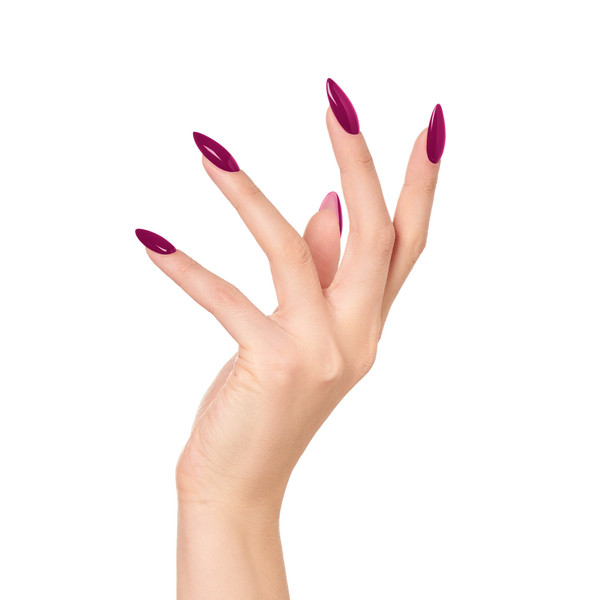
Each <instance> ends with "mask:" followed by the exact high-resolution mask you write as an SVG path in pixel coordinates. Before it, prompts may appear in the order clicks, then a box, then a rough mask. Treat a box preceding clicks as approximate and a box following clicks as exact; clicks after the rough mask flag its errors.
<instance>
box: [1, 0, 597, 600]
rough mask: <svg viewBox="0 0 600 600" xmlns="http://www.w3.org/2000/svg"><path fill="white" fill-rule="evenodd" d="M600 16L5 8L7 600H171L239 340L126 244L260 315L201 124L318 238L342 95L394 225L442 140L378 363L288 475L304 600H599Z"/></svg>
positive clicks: (328, 5) (450, 7)
mask: <svg viewBox="0 0 600 600" xmlns="http://www.w3.org/2000/svg"><path fill="white" fill-rule="evenodd" d="M593 8H594V3H593V2H581V1H579V2H578V1H573V2H569V3H567V4H565V3H558V2H522V1H521V2H504V3H502V4H499V5H497V6H494V5H492V4H491V3H484V2H464V1H463V2H418V1H417V0H413V1H412V2H401V3H392V2H377V1H370V2H361V3H359V2H350V1H345V2H304V3H301V4H293V5H292V4H288V3H283V2H255V1H252V2H249V1H246V2H241V1H240V2H236V1H234V2H232V1H229V2H217V1H215V2H212V3H209V2H169V3H167V2H163V3H158V2H134V1H126V0H125V1H124V0H119V1H118V2H117V1H105V2H97V3H92V2H65V1H56V2H10V3H6V4H4V7H3V8H2V14H1V15H0V46H1V48H0V50H1V56H2V67H1V68H2V72H1V81H2V94H1V103H2V110H1V113H0V119H1V130H0V144H1V153H2V154H1V157H0V158H1V160H0V164H1V171H2V175H1V179H0V185H1V188H2V189H1V190H0V191H1V200H2V209H1V210H2V212H1V218H0V227H1V230H2V246H3V252H2V258H3V260H2V281H3V284H4V286H3V288H4V291H3V292H2V296H1V302H2V310H1V313H0V319H1V323H0V326H1V330H0V332H1V334H0V335H1V340H2V363H1V367H2V376H1V382H0V385H1V390H0V392H1V409H0V410H1V413H0V452H1V460H2V463H1V478H2V481H1V487H2V492H1V496H0V503H1V508H0V553H1V556H0V571H1V576H0V596H1V597H2V598H6V599H7V600H8V599H10V600H17V599H22V598H27V599H37V598H60V599H61V600H66V599H69V600H71V599H81V598H86V599H103V600H104V599H106V598H157V599H158V598H169V597H174V595H175V542H176V538H175V533H176V532H175V524H176V494H175V484H174V473H175V464H176V460H177V458H178V456H179V452H180V450H181V448H182V447H183V444H184V442H185V440H186V436H187V434H188V432H189V429H190V426H191V423H192V420H193V417H194V414H195V411H196V408H197V405H198V403H199V401H200V399H201V397H202V395H203V394H204V392H205V390H206V388H207V387H208V386H209V384H210V383H211V382H212V380H213V378H214V376H215V375H216V373H217V372H218V370H219V369H220V367H221V366H222V364H223V363H224V362H225V361H226V360H227V359H228V358H229V357H230V356H231V355H232V354H233V353H234V352H235V349H236V346H235V342H234V341H233V339H232V338H231V337H230V336H229V335H228V334H227V332H226V331H225V330H224V329H223V327H222V326H221V325H220V324H219V323H218V321H216V319H214V317H212V315H210V314H209V313H208V312H206V311H205V310H204V309H203V308H202V307H200V306H199V305H197V304H196V303H195V302H194V301H193V300H192V299H191V298H190V297H188V296H187V295H186V294H185V293H184V292H183V291H182V290H181V289H180V288H178V287H177V286H176V285H175V284H174V283H173V282H172V281H170V280H169V279H168V278H167V277H166V276H165V275H164V274H163V273H162V272H160V271H159V270H158V269H157V268H156V266H155V265H154V264H152V262H151V261H150V260H149V259H148V257H147V255H146V252H145V250H144V248H143V246H142V245H141V244H140V243H139V241H138V240H137V238H136V237H135V235H134V229H135V228H136V227H141V228H145V229H150V230H152V231H156V232H157V233H159V234H160V235H163V236H164V237H166V238H167V239H168V240H170V241H171V242H173V244H175V246H176V247H179V248H181V249H182V250H184V251H185V252H187V253H188V254H190V255H191V256H193V257H194V258H195V259H196V260H198V261H199V262H200V263H201V264H203V265H204V266H205V267H207V268H208V269H210V270H212V271H213V272H216V273H218V274H219V275H221V276H222V277H225V278H226V279H228V280H229V281H231V282H232V283H234V284H235V285H236V286H238V287H239V288H240V289H241V290H242V291H244V292H245V293H246V294H247V295H248V297H249V298H250V299H251V300H252V301H253V302H255V303H256V304H257V306H259V307H260V308H261V309H262V310H263V311H264V312H269V313H270V312H272V311H273V310H274V308H275V307H276V305H277V302H276V297H275V293H274V289H273V286H272V281H271V278H270V271H269V266H268V262H267V260H266V257H265V256H264V254H263V253H262V251H261V250H260V248H259V246H258V244H257V243H256V241H255V240H254V238H253V237H252V235H251V234H250V232H249V231H248V229H247V228H246V227H245V225H244V224H243V222H242V220H241V219H240V218H239V215H238V214H237V213H236V211H235V209H233V207H232V206H231V205H230V204H229V202H228V201H227V199H226V198H225V197H224V196H223V195H222V194H221V192H220V191H219V190H218V188H216V186H215V185H214V184H213V183H212V181H211V180H210V178H209V177H208V175H207V174H206V173H205V171H204V169H203V168H202V164H201V154H200V153H199V152H198V149H197V148H196V146H195V144H194V142H193V139H192V131H194V130H196V131H200V132H202V133H205V134H206V135H208V136H210V137H213V138H214V139H216V140H217V141H219V142H220V143H221V144H223V145H224V146H225V147H226V148H227V149H228V150H229V151H230V152H231V153H232V154H233V156H234V157H235V159H236V160H237V161H238V163H239V164H240V167H241V168H242V169H243V170H244V171H246V172H247V173H248V174H249V175H250V176H251V177H252V179H253V180H254V181H255V183H256V184H257V185H258V186H259V187H260V188H261V189H262V190H263V192H265V194H266V195H267V196H268V197H269V198H270V199H271V201H272V202H274V203H275V204H276V206H277V207H278V208H279V210H280V211H281V212H282V213H283V214H284V216H285V217H286V218H287V219H288V220H289V221H290V223H292V225H294V227H296V228H297V229H298V230H299V231H300V232H303V231H304V227H305V226H306V223H307V222H308V220H309V218H310V217H311V216H312V214H313V213H314V212H315V211H316V210H317V209H318V207H319V204H320V202H321V200H322V199H323V197H324V196H325V194H327V193H328V192H329V191H331V190H336V191H337V192H338V193H339V194H340V196H341V186H340V179H339V171H338V169H337V165H336V162H335V159H334V155H333V152H332V149H331V144H330V141H329V137H328V134H327V129H326V126H325V113H326V110H327V107H328V102H327V95H326V90H325V82H326V79H327V78H328V77H331V78H333V79H334V80H335V81H336V82H337V83H338V84H339V85H340V86H341V87H342V89H344V91H345V92H346V93H347V94H348V96H349V97H350V99H351V100H352V102H353V104H354V106H355V108H356V110H357V113H358V116H359V120H360V125H361V131H362V132H363V134H364V135H365V138H366V140H367V143H368V145H369V147H370V149H371V153H372V155H373V157H374V159H375V164H376V166H377V169H378V172H379V176H380V180H381V184H382V187H383V191H384V194H385V197H386V201H387V204H388V208H389V210H390V214H393V212H394V209H395V206H396V202H397V198H398V193H399V191H400V188H401V185H402V181H403V177H404V171H405V168H406V163H407V160H408V156H409V153H410V151H411V149H412V145H413V143H414V140H415V138H416V137H417V135H418V133H419V132H420V131H421V130H422V129H423V128H424V127H426V126H427V124H428V122H429V117H430V114H431V111H432V109H433V107H434V106H435V104H436V103H438V102H439V103H440V104H441V105H442V107H443V110H444V114H445V118H446V127H447V141H446V150H445V153H444V156H443V158H442V164H441V170H440V174H439V180H438V187H437V192H436V198H435V202H434V209H433V213H432V219H431V227H430V233H429V238H428V246H427V248H426V250H425V251H424V253H423V255H422V257H421V259H420V260H419V262H418V263H417V266H416V267H415V269H414V271H413V273H412V274H411V276H410V277H409V279H408V281H407V283H406V285H405V286H404V288H403V289H402V291H401V292H400V294H399V296H398V298H397V301H396V303H395V305H394V307H393V309H392V311H391V313H390V316H389V318H388V321H387V323H386V329H385V331H384V334H383V337H382V339H381V343H380V346H379V351H378V356H377V361H376V363H375V366H374V367H373V369H372V370H371V372H370V373H369V374H368V375H367V377H366V378H365V379H363V380H362V381H361V382H360V383H359V384H358V385H357V386H356V387H355V388H354V389H353V390H352V391H351V392H350V393H349V394H348V396H347V397H346V398H345V399H344V400H343V401H342V403H341V404H340V405H339V406H338V407H337V408H336V410H335V411H334V413H333V414H332V415H331V417H330V418H329V419H328V421H327V422H326V423H325V424H324V425H323V427H322V428H321V429H320V430H319V432H318V433H317V435H316V437H315V438H314V440H313V441H312V442H311V444H310V446H309V447H308V449H307V450H306V452H305V453H304V455H303V456H302V458H301V459H300V462H299V463H298V466H297V468H296V470H295V472H294V474H293V475H292V478H291V480H290V484H289V487H288V491H287V494H286V498H285V501H284V505H283V509H282V516H281V532H282V540H283V546H284V554H285V560H286V568H287V574H288V582H289V586H290V590H291V594H292V598H294V599H295V600H304V599H306V600H309V599H310V600H319V599H323V600H325V599H331V598H340V599H341V598H343V599H349V600H350V599H357V600H358V599H364V598H377V599H382V600H383V599H411V600H430V599H431V600H433V599H435V600H438V599H440V598H457V599H460V600H467V599H474V600H475V599H477V600H480V599H486V600H487V599H496V598H498V599H506V598H511V599H527V600H529V599H536V598H543V599H545V600H546V599H549V598H551V599H554V598H556V599H558V598H560V599H563V598H564V599H573V598H577V599H578V600H587V599H592V598H593V599H595V600H597V599H598V597H600V511H599V508H598V507H599V506H600V484H599V463H600V434H599V431H600V408H599V402H600V389H599V388H600V385H599V381H598V365H599V349H598V346H599V344H598V339H599V338H598V336H599V334H600V327H599V319H598V306H600V294H599V289H598V274H599V269H598V259H599V257H600V235H599V229H600V223H599V216H600V213H599V210H598V206H599V202H600V194H599V193H598V188H597V169H598V161H599V158H600V135H599V132H600V127H599V108H598V107H599V105H600V94H599V92H598V87H597V84H598V55H599V54H598V52H599V43H598V34H597V30H596V25H597V19H596V18H594V17H593V13H592V9H593ZM342 206H343V211H344V223H345V226H344V234H343V237H342V244H345V241H346V237H347V232H348V229H347V211H346V207H345V205H344V202H343V197H342Z"/></svg>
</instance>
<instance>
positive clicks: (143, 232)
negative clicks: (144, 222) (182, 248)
mask: <svg viewBox="0 0 600 600" xmlns="http://www.w3.org/2000/svg"><path fill="white" fill-rule="evenodd" d="M135 235H137V238H138V240H140V242H142V244H144V246H146V248H150V250H153V251H154V252H158V253H159V254H173V252H175V250H177V248H175V246H173V244H171V242H168V241H167V240H165V238H164V237H161V236H160V235H158V234H156V233H153V232H152V231H148V230H147V229H136V230H135Z"/></svg>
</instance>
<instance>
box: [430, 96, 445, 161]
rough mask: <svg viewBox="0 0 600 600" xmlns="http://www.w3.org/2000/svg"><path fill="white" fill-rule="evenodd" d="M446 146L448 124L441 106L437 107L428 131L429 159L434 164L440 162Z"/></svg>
mask: <svg viewBox="0 0 600 600" xmlns="http://www.w3.org/2000/svg"><path fill="white" fill-rule="evenodd" d="M445 145H446V122H445V121H444V113H443V112H442V107H441V106H440V105H439V104H436V105H435V108H434V109H433V112H432V113H431V119H429V129H428V130H427V157H428V158H429V160H430V161H431V162H432V163H437V162H440V158H442V154H443V153H444V146H445Z"/></svg>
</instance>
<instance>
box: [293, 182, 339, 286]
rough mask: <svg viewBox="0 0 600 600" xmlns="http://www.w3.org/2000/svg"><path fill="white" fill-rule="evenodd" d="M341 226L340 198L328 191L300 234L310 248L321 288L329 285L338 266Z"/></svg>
mask: <svg viewBox="0 0 600 600" xmlns="http://www.w3.org/2000/svg"><path fill="white" fill-rule="evenodd" d="M342 226H343V225H342V207H341V205H340V199H339V197H338V195H337V194H336V193H335V192H329V194H327V196H325V199H324V200H323V202H322V203H321V207H320V208H319V210H318V212H316V213H315V214H314V215H313V216H312V217H311V219H310V221H309V222H308V224H307V226H306V229H305V230H304V234H303V236H302V237H303V238H304V239H305V240H306V243H307V244H308V247H309V248H310V253H311V255H312V258H313V262H314V263H315V267H316V269H317V273H318V275H319V281H320V282H321V287H322V288H326V287H328V286H329V284H330V283H331V282H332V281H333V277H334V275H335V273H336V271H337V268H338V263H339V261H340V236H341V235H342Z"/></svg>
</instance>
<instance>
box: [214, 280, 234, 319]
mask: <svg viewBox="0 0 600 600" xmlns="http://www.w3.org/2000/svg"><path fill="white" fill-rule="evenodd" d="M239 297H240V291H239V290H238V289H237V288H236V287H235V286H234V285H232V284H231V283H228V282H226V281H219V282H217V283H216V284H214V285H213V286H212V287H211V288H210V291H209V302H208V304H209V307H210V308H209V310H210V312H214V311H215V310H216V309H218V308H220V307H222V306H232V305H235V304H237V301H238V300H239Z"/></svg>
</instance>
